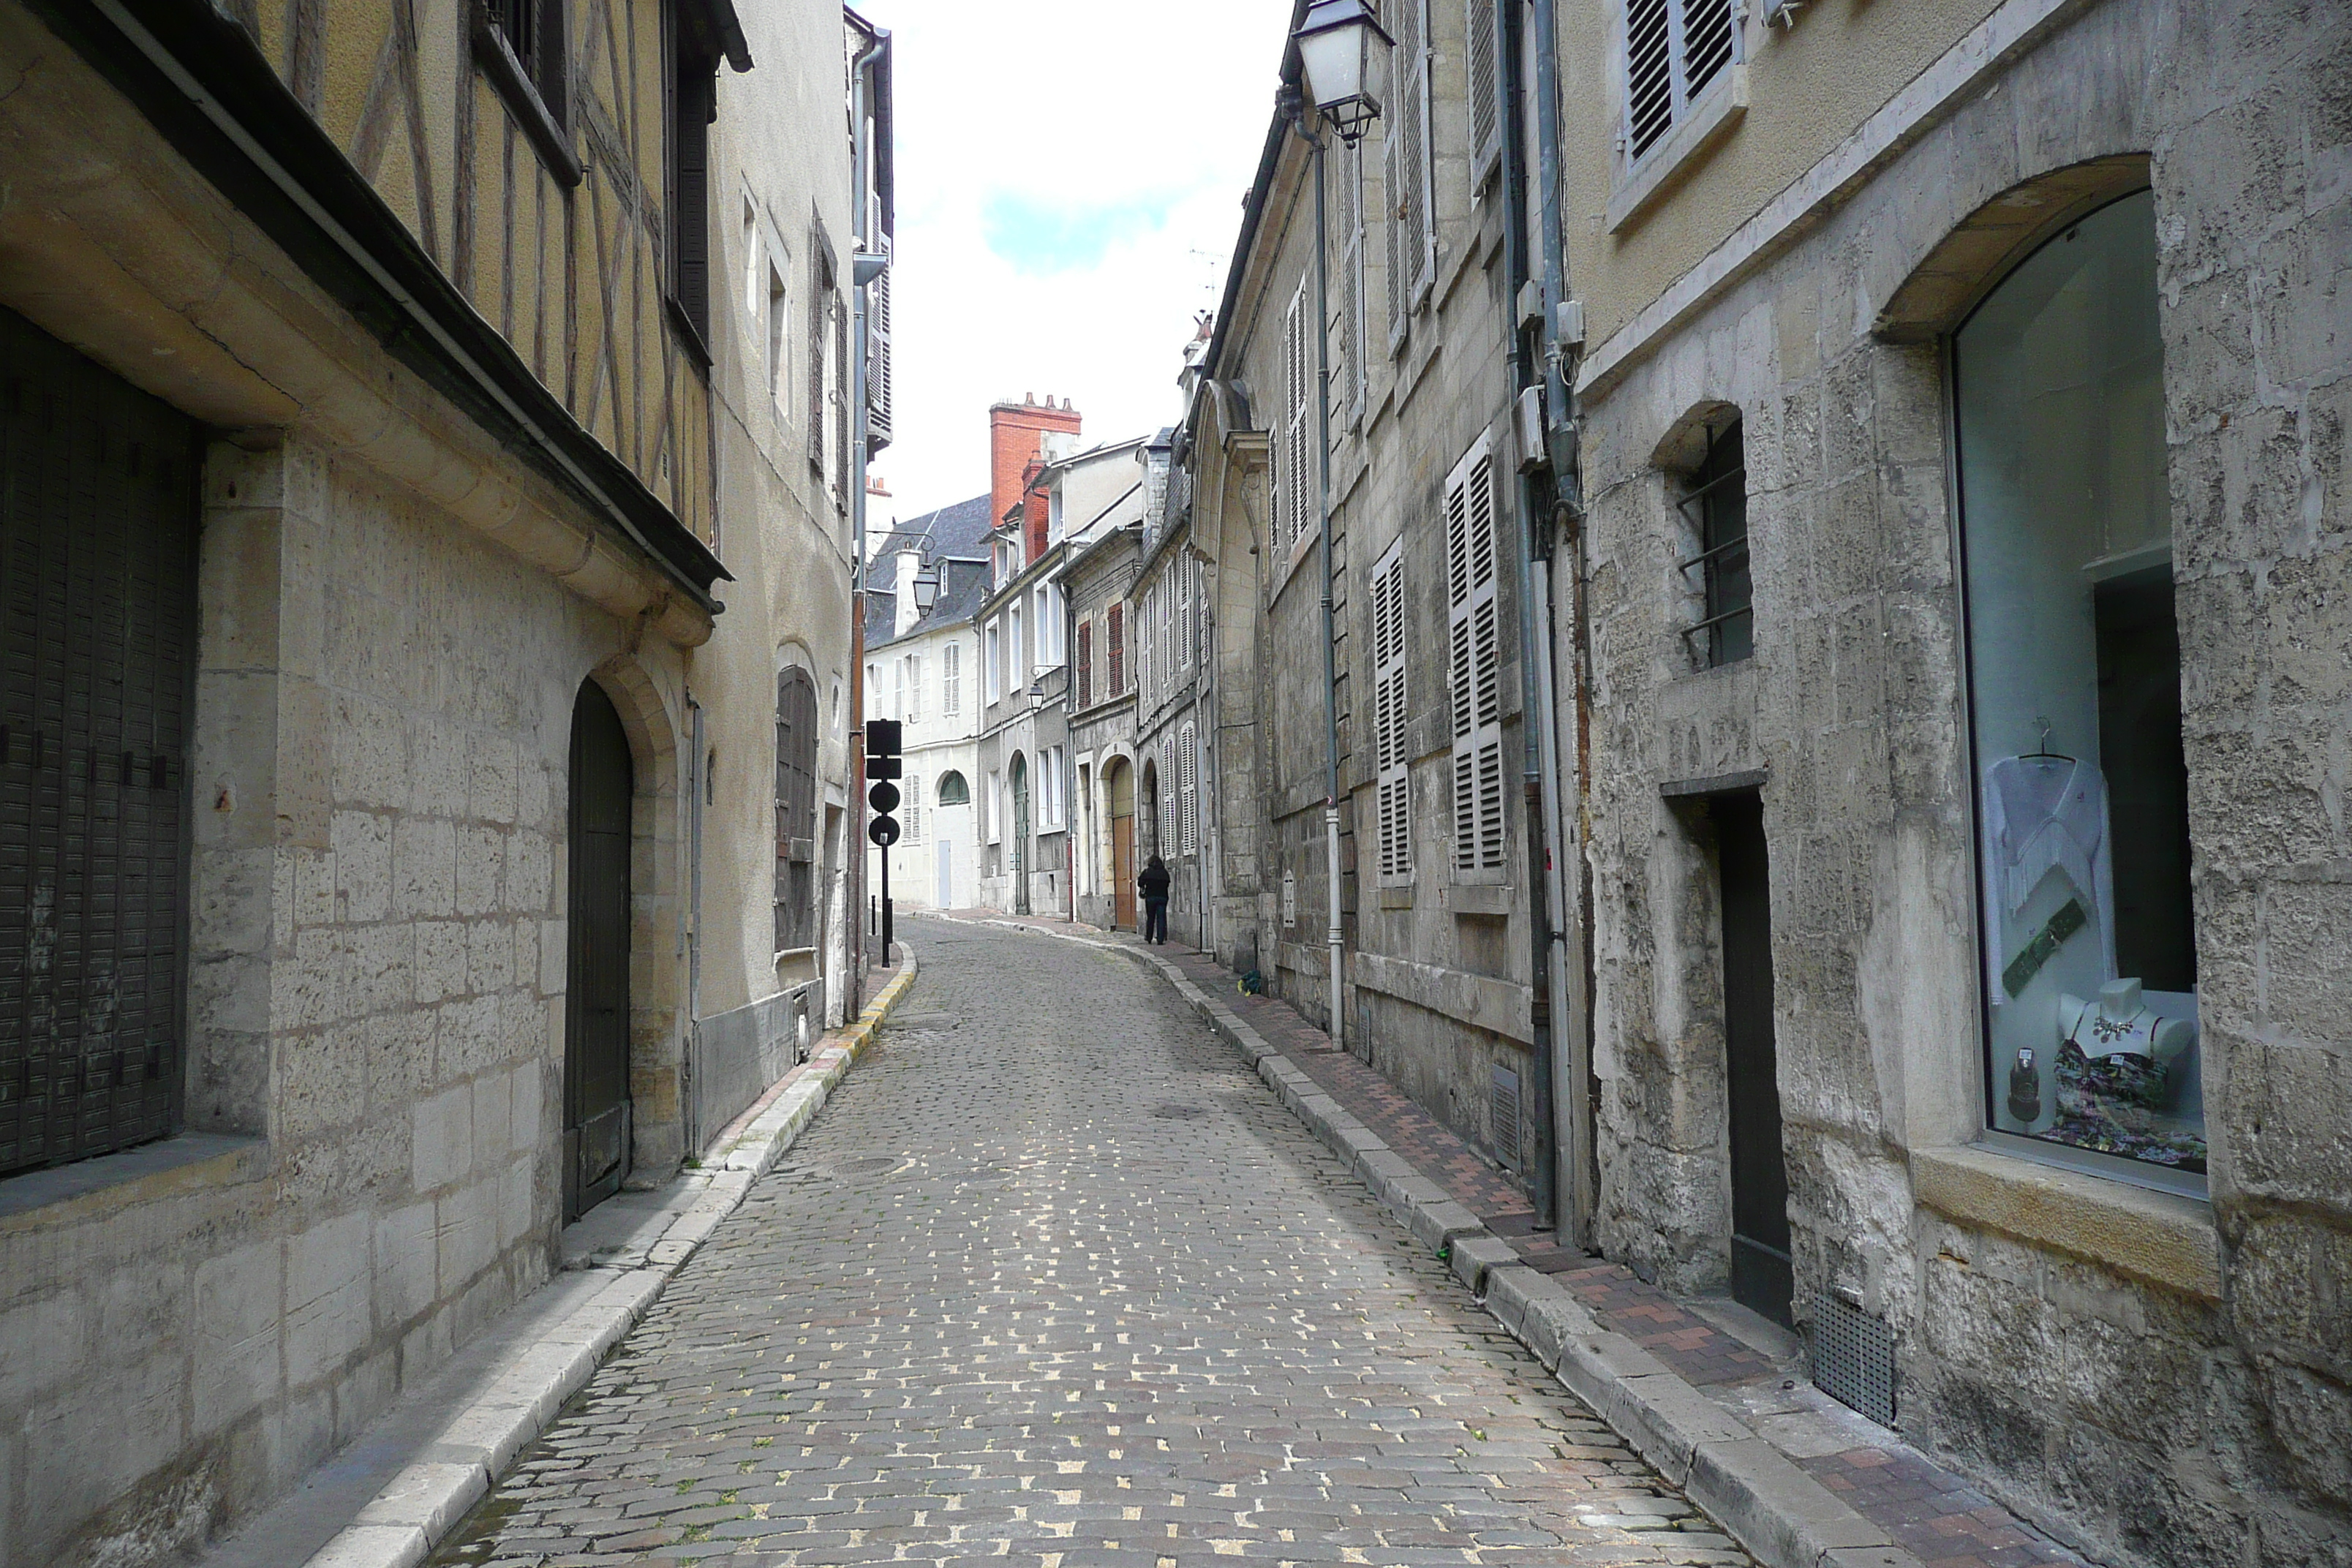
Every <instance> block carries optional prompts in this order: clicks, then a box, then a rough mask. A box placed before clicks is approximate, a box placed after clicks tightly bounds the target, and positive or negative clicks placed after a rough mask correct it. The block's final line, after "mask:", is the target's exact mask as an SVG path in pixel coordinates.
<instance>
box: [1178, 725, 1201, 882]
mask: <svg viewBox="0 0 2352 1568" xmlns="http://www.w3.org/2000/svg"><path fill="white" fill-rule="evenodd" d="M1200 740H1201V735H1200V731H1199V730H1197V729H1196V728H1194V726H1193V724H1192V721H1191V720H1189V719H1188V720H1186V721H1184V731H1183V736H1182V738H1181V740H1179V741H1178V742H1177V746H1176V767H1177V775H1176V776H1177V790H1176V795H1177V799H1176V805H1177V809H1178V810H1179V811H1180V812H1181V813H1182V814H1183V817H1184V821H1183V824H1182V826H1181V828H1180V829H1179V833H1180V836H1181V839H1182V842H1183V845H1184V853H1185V854H1187V855H1191V854H1194V853H1197V852H1198V851H1199V849H1200V847H1201V777H1200V768H1201V761H1200V752H1201V745H1200Z"/></svg>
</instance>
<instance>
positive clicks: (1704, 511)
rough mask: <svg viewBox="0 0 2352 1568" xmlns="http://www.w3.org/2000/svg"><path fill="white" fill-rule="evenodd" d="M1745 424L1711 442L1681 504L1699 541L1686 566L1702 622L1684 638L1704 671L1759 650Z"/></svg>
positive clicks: (1736, 423) (1734, 419)
mask: <svg viewBox="0 0 2352 1568" xmlns="http://www.w3.org/2000/svg"><path fill="white" fill-rule="evenodd" d="M1741 451H1742V440H1741V427H1740V421H1739V418H1738V416H1737V415H1735V416H1733V417H1732V420H1731V423H1730V424H1728V425H1727V426H1724V427H1723V428H1722V429H1720V430H1717V431H1716V432H1714V433H1713V434H1711V435H1710V436H1709V437H1707V444H1706V460H1705V461H1704V462H1702V463H1701V464H1700V465H1699V467H1698V468H1697V470H1696V472H1695V473H1693V474H1692V475H1691V479H1690V493H1689V494H1687V495H1685V496H1684V497H1683V498H1682V500H1681V502H1680V505H1681V507H1682V510H1683V515H1684V516H1685V518H1687V519H1688V520H1689V521H1690V527H1691V531H1692V533H1693V534H1694V535H1695V536H1696V539H1697V542H1698V552H1697V553H1696V554H1695V555H1692V556H1691V557H1689V558H1688V559H1687V560H1685V562H1684V563H1683V573H1684V574H1685V576H1686V577H1688V578H1689V579H1691V580H1692V584H1691V585H1692V587H1693V588H1694V589H1695V590H1696V601H1697V608H1698V612H1699V616H1698V619H1697V620H1696V622H1694V623H1693V624H1692V626H1691V627H1690V629H1689V630H1688V631H1687V632H1685V634H1684V636H1685V637H1687V638H1689V640H1690V644H1691V651H1692V653H1693V654H1694V655H1696V658H1697V659H1698V663H1699V667H1700V668H1703V669H1716V668H1720V667H1722V666H1724V665H1727V664H1736V663H1738V661H1739V660H1741V659H1743V658H1748V656H1749V655H1750V654H1752V653H1754V652H1755V651H1756V616H1755V612H1754V610H1753V608H1752V607H1751V605H1750V603H1749V597H1748V468H1747V465H1746V459H1745V458H1744V457H1743V456H1742V455H1741Z"/></svg>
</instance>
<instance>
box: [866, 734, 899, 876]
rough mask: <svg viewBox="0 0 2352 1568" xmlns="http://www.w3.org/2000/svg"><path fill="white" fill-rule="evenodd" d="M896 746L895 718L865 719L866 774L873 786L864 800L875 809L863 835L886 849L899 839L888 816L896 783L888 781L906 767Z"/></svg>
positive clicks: (895, 824) (894, 805)
mask: <svg viewBox="0 0 2352 1568" xmlns="http://www.w3.org/2000/svg"><path fill="white" fill-rule="evenodd" d="M898 745H899V731H898V721H897V720H896V719H868V720H867V721H866V777H867V778H868V779H870V780H872V781H873V787H872V788H870V789H868V790H867V791H866V804H867V805H870V806H872V807H873V808H874V820H873V821H871V822H869V823H867V824H866V837H868V838H870V839H872V840H873V841H874V842H875V843H876V844H878V845H880V846H881V847H883V848H885V849H887V848H888V847H890V846H891V845H893V844H896V843H897V842H898V818H896V817H894V816H891V815H890V814H891V813H892V812H894V811H896V810H897V809H898V785H897V784H893V783H891V782H890V781H891V780H893V779H896V778H898V777H901V776H902V775H903V773H904V770H905V763H904V762H903V761H902V759H901V758H900V757H899V755H898Z"/></svg>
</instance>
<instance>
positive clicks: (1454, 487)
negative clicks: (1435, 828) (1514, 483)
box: [1445, 436, 1506, 875]
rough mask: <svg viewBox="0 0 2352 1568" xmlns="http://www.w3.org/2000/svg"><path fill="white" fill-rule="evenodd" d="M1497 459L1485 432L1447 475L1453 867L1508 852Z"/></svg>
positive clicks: (1481, 870)
mask: <svg viewBox="0 0 2352 1568" xmlns="http://www.w3.org/2000/svg"><path fill="white" fill-rule="evenodd" d="M1496 587H1497V584H1496V570H1495V463H1494V457H1493V453H1492V451H1491V449H1490V447H1489V445H1488V438H1487V437H1484V436H1481V437H1478V442H1477V445H1475V446H1474V447H1471V448H1470V450H1469V451H1468V452H1467V453H1465V454H1464V456H1463V458H1462V460H1461V461H1460V462H1459V463H1457V464H1455V465H1454V472H1453V473H1451V474H1449V475H1447V476H1446V479H1445V607H1446V639H1447V664H1448V670H1449V675H1448V680H1447V684H1448V686H1449V688H1450V689H1451V696H1452V699H1453V700H1452V704H1451V706H1452V710H1453V719H1454V871H1455V873H1456V874H1457V875H1460V874H1465V873H1470V874H1486V873H1497V872H1500V871H1502V870H1503V868H1504V865H1505V859H1506V853H1505V851H1506V845H1505V826H1504V798H1505V780H1504V771H1505V770H1504V766H1503V635H1502V624H1501V609H1500V606H1499V605H1497V603H1496Z"/></svg>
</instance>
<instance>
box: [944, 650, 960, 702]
mask: <svg viewBox="0 0 2352 1568" xmlns="http://www.w3.org/2000/svg"><path fill="white" fill-rule="evenodd" d="M940 658H941V659H942V660H943V661H944V662H943V663H942V665H941V667H940V685H941V686H942V687H944V688H945V689H944V690H943V691H941V693H940V696H941V698H942V699H943V700H942V701H941V702H940V711H941V712H943V713H961V711H963V689H962V688H963V682H962V680H961V679H960V676H959V671H958V670H957V668H956V666H957V663H958V661H959V655H958V654H957V652H956V645H955V644H954V643H950V644H948V646H947V651H946V652H944V653H943V654H941V655H940Z"/></svg>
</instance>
